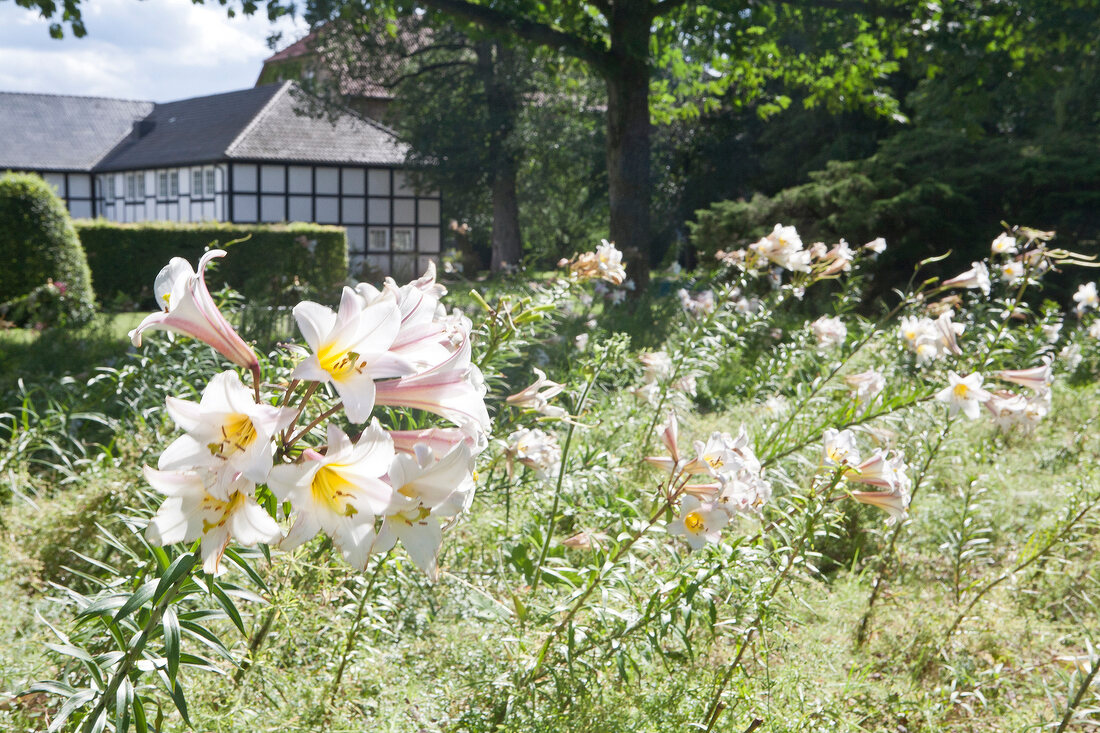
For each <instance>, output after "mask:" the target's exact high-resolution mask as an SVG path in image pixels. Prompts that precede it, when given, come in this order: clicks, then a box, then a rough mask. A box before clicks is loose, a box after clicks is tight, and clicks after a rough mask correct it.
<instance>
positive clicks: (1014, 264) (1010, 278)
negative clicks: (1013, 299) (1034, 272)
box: [1001, 260, 1024, 283]
mask: <svg viewBox="0 0 1100 733" xmlns="http://www.w3.org/2000/svg"><path fill="white" fill-rule="evenodd" d="M1023 276H1024V263H1022V262H1020V261H1019V260H1009V261H1008V262H1006V263H1004V264H1003V265H1001V280H1003V281H1004V282H1006V283H1014V282H1016V281H1017V280H1019V279H1020V278H1021V277H1023Z"/></svg>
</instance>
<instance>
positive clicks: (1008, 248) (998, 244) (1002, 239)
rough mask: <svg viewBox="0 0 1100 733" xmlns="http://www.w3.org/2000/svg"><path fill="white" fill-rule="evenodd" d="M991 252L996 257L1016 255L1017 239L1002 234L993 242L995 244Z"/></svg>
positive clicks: (1005, 233)
mask: <svg viewBox="0 0 1100 733" xmlns="http://www.w3.org/2000/svg"><path fill="white" fill-rule="evenodd" d="M990 250H991V251H992V252H993V254H995V255H1014V254H1016V251H1017V250H1016V237H1014V236H1012V235H1011V234H1008V233H1007V232H1002V233H1001V234H999V235H998V236H997V238H996V239H994V240H993V244H992V245H991V246H990Z"/></svg>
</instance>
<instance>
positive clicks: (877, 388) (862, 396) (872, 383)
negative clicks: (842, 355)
mask: <svg viewBox="0 0 1100 733" xmlns="http://www.w3.org/2000/svg"><path fill="white" fill-rule="evenodd" d="M844 383H845V384H847V385H848V386H849V387H850V388H851V390H852V394H853V395H854V396H855V398H856V399H857V400H858V401H859V402H860V403H863V404H866V403H869V402H871V401H873V400H874V399H875V397H877V396H878V395H879V393H881V392H882V390H884V389H886V377H884V376H883V375H882V372H880V371H879V370H877V369H868V370H867V371H865V372H859V373H858V374H849V375H848V376H846V377H845V378H844Z"/></svg>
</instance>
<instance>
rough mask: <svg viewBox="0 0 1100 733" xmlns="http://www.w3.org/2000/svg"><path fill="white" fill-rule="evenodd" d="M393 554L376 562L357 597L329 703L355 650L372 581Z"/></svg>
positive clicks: (333, 698) (333, 680)
mask: <svg viewBox="0 0 1100 733" xmlns="http://www.w3.org/2000/svg"><path fill="white" fill-rule="evenodd" d="M392 554H393V550H392V549H391V550H390V551H389V552H387V553H386V554H385V555H383V556H382V559H381V560H379V561H378V564H377V565H375V566H374V572H373V573H371V576H370V580H368V581H367V585H366V587H365V588H363V592H362V593H361V594H360V595H359V605H358V607H357V608H356V609H355V621H353V622H352V624H351V628H350V629H348V635H347V639H345V640H344V651H343V652H342V653H341V654H340V663H339V664H338V665H337V666H336V674H335V675H334V676H333V678H332V686H331V687H330V688H329V695H328V698H329V702H335V701H336V693H337V692H338V691H339V690H340V682H341V681H342V680H343V679H344V669H345V668H346V667H347V665H348V659H350V658H351V652H352V650H353V649H354V648H355V638H356V636H357V635H358V634H359V624H360V623H362V621H363V614H364V613H366V609H367V599H368V598H370V594H371V591H372V590H373V589H374V581H376V580H377V579H378V575H379V574H380V573H381V572H382V568H383V566H384V565H385V564H386V561H387V560H389V559H390V555H392Z"/></svg>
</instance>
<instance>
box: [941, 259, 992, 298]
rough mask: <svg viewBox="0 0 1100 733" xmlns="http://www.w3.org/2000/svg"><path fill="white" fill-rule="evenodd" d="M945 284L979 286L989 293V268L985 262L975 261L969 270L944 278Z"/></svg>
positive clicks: (964, 286)
mask: <svg viewBox="0 0 1100 733" xmlns="http://www.w3.org/2000/svg"><path fill="white" fill-rule="evenodd" d="M943 284H944V287H955V288H977V289H980V290H981V291H982V292H983V293H985V294H986V295H989V268H988V267H986V266H985V263H984V262H973V263H971V265H970V269H969V270H967V271H966V272H963V273H960V274H958V275H956V276H955V277H953V278H951V279H950V280H944V281H943Z"/></svg>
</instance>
